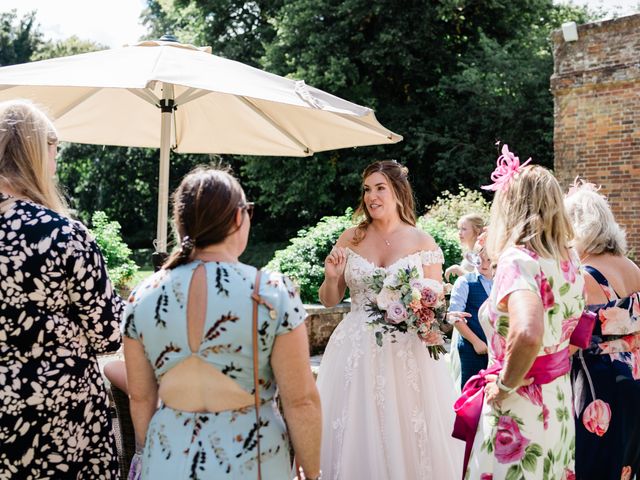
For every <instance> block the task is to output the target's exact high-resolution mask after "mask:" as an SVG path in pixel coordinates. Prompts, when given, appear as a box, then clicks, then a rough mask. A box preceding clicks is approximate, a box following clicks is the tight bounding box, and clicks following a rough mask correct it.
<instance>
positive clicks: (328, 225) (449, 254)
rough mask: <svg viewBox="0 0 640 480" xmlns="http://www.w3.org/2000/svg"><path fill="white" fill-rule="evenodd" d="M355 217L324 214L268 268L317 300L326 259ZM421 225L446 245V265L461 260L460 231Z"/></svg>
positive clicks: (434, 223) (306, 297) (425, 221)
mask: <svg viewBox="0 0 640 480" xmlns="http://www.w3.org/2000/svg"><path fill="white" fill-rule="evenodd" d="M352 216H353V211H352V210H351V209H348V210H347V211H346V212H345V214H344V215H342V216H339V217H324V218H322V219H321V220H320V222H318V224H317V225H315V226H314V227H311V228H309V229H303V230H300V231H299V232H298V236H297V237H295V238H293V239H292V240H291V243H290V244H289V245H288V246H287V247H286V248H284V249H283V250H278V251H277V252H276V253H275V256H274V257H273V259H272V260H271V261H270V262H269V263H268V264H267V266H266V267H265V268H266V269H267V270H271V271H276V272H281V273H284V274H285V275H287V276H289V277H291V278H292V279H293V280H294V281H295V282H296V283H297V284H298V286H299V288H300V296H301V298H302V301H303V302H305V303H317V302H318V301H319V299H318V289H319V288H320V285H321V284H322V281H323V280H324V259H325V258H326V256H327V255H328V254H329V252H330V250H331V247H333V245H334V244H335V243H336V241H337V240H338V237H339V236H340V234H341V233H342V232H344V231H345V230H346V229H347V228H349V227H352V226H353V225H354V223H353V220H352ZM418 227H419V228H422V229H423V230H424V231H426V232H428V233H429V234H431V236H433V238H434V240H435V241H436V243H437V244H438V245H439V246H440V247H441V248H442V251H443V253H444V257H445V265H444V268H446V267H448V266H449V265H453V264H455V263H457V262H459V261H460V259H461V251H460V245H459V243H458V239H457V234H456V230H453V229H451V228H448V227H447V226H446V225H445V224H444V223H442V222H439V221H437V220H434V219H420V220H419V221H418Z"/></svg>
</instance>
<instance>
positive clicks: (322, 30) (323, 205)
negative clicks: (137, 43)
mask: <svg viewBox="0 0 640 480" xmlns="http://www.w3.org/2000/svg"><path fill="white" fill-rule="evenodd" d="M148 4H149V11H148V15H147V19H148V21H149V22H150V23H156V24H157V25H160V26H161V27H162V28H166V27H167V26H168V25H170V24H174V25H176V26H177V27H178V29H179V30H180V29H182V31H183V32H185V34H186V35H187V37H188V38H190V39H193V40H194V41H196V40H197V43H200V44H203V43H204V44H210V45H213V47H214V53H216V54H219V55H223V56H227V57H229V58H233V59H236V60H240V61H244V62H248V63H250V64H256V65H258V66H260V67H261V68H264V69H266V70H268V71H271V72H273V73H277V74H280V75H285V76H288V77H291V78H296V79H304V80H305V81H306V82H307V83H309V84H311V85H314V86H316V87H319V88H322V89H324V90H327V91H329V92H331V93H334V94H336V95H339V96H341V97H344V98H347V99H349V100H351V101H354V102H356V103H360V104H363V105H367V106H369V107H371V108H374V109H375V110H376V113H377V116H378V118H379V119H380V120H381V121H382V123H383V124H384V125H385V126H387V127H389V128H390V129H391V130H393V131H396V132H398V133H400V134H402V135H404V137H405V140H404V141H403V142H402V143H400V144H397V145H391V146H389V145H387V146H378V147H363V148H358V149H346V150H339V151H333V152H327V153H323V154H316V155H315V156H314V157H313V158H309V159H291V158H269V159H265V158H261V157H238V158H236V159H234V162H236V163H239V164H240V165H241V168H240V173H241V177H242V180H243V182H244V184H245V185H246V186H248V188H249V190H250V193H251V195H252V197H253V198H255V199H256V200H258V201H259V204H260V206H261V207H262V208H263V209H264V210H265V211H266V212H267V214H268V215H270V216H271V217H272V219H273V221H272V222H270V226H271V227H272V228H271V230H269V229H268V228H267V230H265V235H267V236H270V235H275V236H282V238H287V237H288V236H291V234H292V233H293V232H295V231H296V230H297V229H298V228H299V227H303V226H306V225H310V224H314V223H315V222H316V221H317V220H318V219H319V218H320V217H321V216H324V215H327V214H336V213H339V212H342V211H344V209H345V208H346V207H347V206H350V205H351V206H352V205H354V204H355V202H356V199H357V197H358V195H359V184H360V179H359V173H360V172H361V171H362V169H363V167H364V166H365V165H366V164H368V163H370V162H371V161H374V160H378V159H382V158H396V159H398V160H399V161H401V162H403V163H405V164H406V165H407V166H408V167H409V170H410V175H411V180H412V183H413V185H414V188H415V190H416V195H417V200H418V204H419V205H424V204H427V203H431V201H432V200H433V199H434V198H435V197H436V196H437V195H438V193H439V192H440V191H443V190H451V191H453V192H455V191H457V189H458V184H459V183H463V184H465V185H466V186H468V187H470V188H478V186H479V185H480V184H483V183H485V182H486V179H487V178H488V173H489V172H490V171H491V169H492V168H493V164H494V161H495V158H496V156H497V150H496V147H495V145H494V143H495V142H496V141H497V140H501V141H503V142H508V143H510V145H511V148H512V149H513V150H514V151H517V152H518V153H519V154H520V155H521V156H524V157H525V158H526V157H528V156H529V155H531V156H533V157H534V158H535V159H536V161H537V162H538V163H542V164H543V165H547V166H550V165H551V160H552V154H551V151H552V143H551V142H552V122H553V103H552V97H551V94H550V92H549V77H550V75H551V73H552V69H553V61H552V56H551V44H550V40H549V34H550V33H551V31H552V30H553V29H555V28H558V27H559V26H560V24H561V23H562V22H563V21H565V20H568V19H571V20H576V21H578V22H584V21H585V20H587V19H588V18H589V16H588V15H589V14H588V12H587V11H586V10H585V9H584V8H578V7H574V6H556V5H553V3H552V1H551V0H518V1H510V0H487V1H484V2H473V1H470V0H440V1H438V2H433V1H428V0H415V1H412V2H397V1H395V0H297V1H296V2H284V1H281V0H278V1H240V0H223V1H216V0H149V2H148ZM283 172H284V173H285V174H284V175H283Z"/></svg>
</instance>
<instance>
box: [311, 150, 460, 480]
mask: <svg viewBox="0 0 640 480" xmlns="http://www.w3.org/2000/svg"><path fill="white" fill-rule="evenodd" d="M407 174H408V170H407V168H406V167H403V166H402V165H400V164H399V163H397V162H396V161H393V160H392V161H381V162H375V163H373V164H371V165H369V166H368V167H367V168H366V169H365V170H364V172H363V174H362V178H363V193H362V198H361V200H360V206H359V207H358V211H357V212H356V215H358V214H360V215H361V216H362V217H363V218H364V220H363V221H362V222H361V223H360V224H359V225H358V226H357V227H354V228H350V229H348V230H347V231H345V232H344V233H343V234H342V235H341V236H340V238H339V239H338V242H337V243H336V245H335V246H334V248H333V249H332V251H331V253H330V254H329V256H328V257H327V258H326V260H325V279H324V282H323V283H322V286H321V287H320V292H319V294H320V300H321V302H322V303H323V305H325V306H333V305H336V304H337V303H338V302H340V301H341V300H342V298H343V297H344V294H345V291H346V288H347V287H348V288H349V292H350V295H351V312H350V313H349V314H348V315H347V316H346V317H345V318H344V320H342V322H340V324H339V325H338V327H337V328H336V330H335V331H334V332H333V334H332V335H331V339H330V340H329V344H328V345H327V348H326V350H325V353H324V356H323V358H322V363H321V365H320V374H319V376H318V389H319V391H320V396H321V399H322V409H323V428H322V432H323V435H322V437H323V438H322V471H323V478H324V479H325V480H327V479H329V480H334V479H335V480H337V479H343V480H359V479H368V480H369V479H371V480H383V479H385V480H386V479H389V480H391V479H394V480H395V479H403V480H423V479H452V480H453V479H457V478H460V477H461V475H462V464H463V456H464V444H463V443H462V442H460V441H459V440H455V439H453V438H452V437H451V430H452V426H453V419H454V414H453V403H454V400H455V398H454V387H453V382H452V380H451V376H450V375H449V371H448V369H447V366H446V365H445V363H444V361H436V360H433V359H432V358H431V357H430V356H429V354H428V351H427V347H426V346H425V344H424V343H422V341H421V340H420V339H419V338H418V336H417V335H416V334H411V333H406V334H397V335H396V338H397V342H395V343H393V342H391V341H390V339H389V338H386V339H385V341H384V342H383V344H382V346H378V345H377V344H376V339H375V330H374V329H373V328H371V327H370V326H369V325H368V324H367V322H368V320H369V317H368V313H367V311H366V310H365V306H366V304H367V302H368V301H369V300H370V299H371V297H372V296H373V292H372V291H371V289H370V288H369V287H368V286H367V285H368V283H367V282H368V280H369V279H370V278H371V275H372V274H373V273H374V272H380V271H382V272H383V273H385V274H386V275H389V274H393V273H394V272H396V271H397V270H398V269H400V268H406V267H414V266H415V267H418V268H419V270H421V271H423V272H424V276H425V277H428V278H432V279H436V280H438V281H441V280H442V263H443V256H442V251H441V250H440V248H439V247H438V246H437V245H436V244H435V242H434V241H433V238H431V236H429V235H428V234H426V233H424V232H423V231H421V230H419V229H418V228H416V227H415V223H416V216H415V211H414V200H413V192H412V190H411V186H410V185H409V182H408V180H407Z"/></svg>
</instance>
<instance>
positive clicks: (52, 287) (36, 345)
mask: <svg viewBox="0 0 640 480" xmlns="http://www.w3.org/2000/svg"><path fill="white" fill-rule="evenodd" d="M0 202H6V204H5V205H7V204H9V205H8V206H6V207H5V209H4V213H2V214H1V216H0V479H3V480H4V479H9V478H11V479H21V480H22V479H25V480H26V479H44V478H50V479H62V478H64V479H94V478H95V479H98V478H100V479H112V478H117V477H118V463H117V453H116V447H115V440H114V438H113V435H112V431H111V418H110V416H109V414H108V403H107V392H106V390H105V388H104V384H103V380H102V376H101V375H100V370H99V368H98V362H97V360H96V354H98V353H107V352H114V351H116V350H118V348H119V347H120V330H119V320H120V314H121V310H122V301H121V300H120V299H119V297H117V296H116V295H115V294H114V293H113V289H112V287H111V283H110V282H109V278H108V277H107V272H106V270H105V265H104V261H103V258H102V255H101V253H100V251H99V249H98V247H97V245H96V243H95V241H94V240H93V239H92V238H91V237H90V236H89V234H88V232H87V230H86V229H85V227H84V226H82V225H81V224H80V223H78V222H75V221H72V220H70V219H68V218H66V217H63V216H60V215H58V214H57V213H55V212H53V211H51V210H48V209H46V208H44V207H42V206H40V205H37V204H34V203H31V202H28V201H23V200H17V201H15V202H13V203H11V199H10V198H9V197H7V196H5V195H2V194H0Z"/></svg>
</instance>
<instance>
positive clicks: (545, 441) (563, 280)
mask: <svg viewBox="0 0 640 480" xmlns="http://www.w3.org/2000/svg"><path fill="white" fill-rule="evenodd" d="M578 265H579V263H578V260H577V259H576V258H575V256H573V255H572V259H571V260H567V261H561V262H558V261H557V260H555V259H547V258H542V257H539V256H538V255H537V254H536V253H535V252H532V251H530V250H527V249H525V248H523V247H511V248H508V249H507V250H505V251H504V252H503V254H502V255H501V256H500V259H499V261H498V268H497V270H496V275H495V280H494V285H493V290H492V291H491V295H490V296H489V300H487V302H486V303H485V304H484V305H483V307H482V309H481V311H480V321H481V324H482V326H483V328H484V330H485V332H486V333H487V339H488V341H489V342H488V344H489V364H492V363H494V362H496V361H499V362H503V360H504V355H505V349H506V338H507V335H508V333H509V313H508V312H506V311H504V310H502V309H501V308H500V307H501V302H502V301H503V300H504V299H506V297H507V296H508V295H509V294H511V293H513V292H515V291H518V290H528V291H531V292H534V293H535V294H536V295H538V296H540V298H541V300H542V304H543V307H544V335H543V341H542V347H541V349H540V352H539V354H538V355H539V356H542V355H548V354H552V353H556V352H559V351H562V350H563V349H566V348H567V347H568V345H569V338H570V336H571V333H572V332H573V329H574V328H575V326H576V324H577V322H578V319H579V317H580V315H581V313H582V311H583V309H584V297H583V289H584V278H583V276H582V274H581V272H580V271H579V269H578ZM567 355H568V351H567ZM571 398H572V396H571V383H570V378H569V373H566V374H565V375H562V376H560V377H558V378H556V379H555V380H553V381H552V382H550V383H548V384H545V385H535V384H533V385H530V386H528V387H522V388H520V389H518V391H517V392H516V393H514V394H512V395H510V396H508V397H507V398H506V399H505V400H504V401H503V402H502V403H501V405H500V407H494V406H490V405H489V404H487V403H486V401H485V403H484V405H483V409H482V416H481V418H480V423H479V425H478V431H477V433H476V437H475V442H474V444H473V450H472V452H471V459H470V462H469V467H468V469H467V472H466V477H465V478H469V479H481V480H489V479H492V480H498V479H507V480H512V479H513V480H520V479H531V480H561V479H565V478H566V479H571V478H573V475H574V474H573V468H574V448H575V433H574V424H573V418H572V417H573V416H572V407H571Z"/></svg>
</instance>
